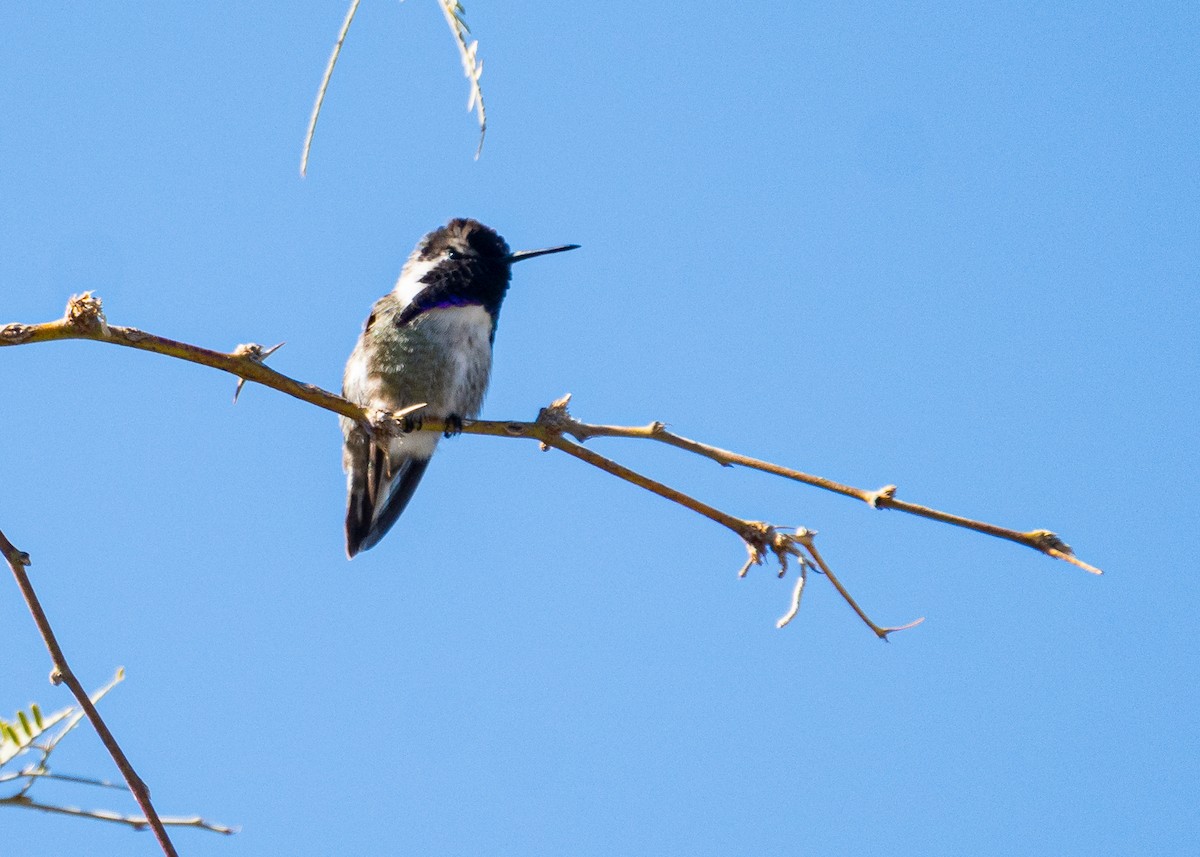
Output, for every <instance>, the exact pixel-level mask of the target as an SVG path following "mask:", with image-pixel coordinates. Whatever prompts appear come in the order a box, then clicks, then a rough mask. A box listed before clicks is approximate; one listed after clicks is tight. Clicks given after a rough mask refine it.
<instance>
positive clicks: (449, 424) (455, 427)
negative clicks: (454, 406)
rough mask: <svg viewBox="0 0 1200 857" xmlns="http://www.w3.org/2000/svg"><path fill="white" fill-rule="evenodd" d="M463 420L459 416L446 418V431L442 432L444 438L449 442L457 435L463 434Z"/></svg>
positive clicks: (452, 415)
mask: <svg viewBox="0 0 1200 857" xmlns="http://www.w3.org/2000/svg"><path fill="white" fill-rule="evenodd" d="M462 430H463V419H462V417H461V416H459V415H458V414H450V415H448V416H447V417H446V430H445V431H444V432H442V437H444V438H446V439H447V440H449V439H450V438H452V437H454V436H455V435H459V434H462Z"/></svg>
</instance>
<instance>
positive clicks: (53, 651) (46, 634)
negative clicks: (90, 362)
mask: <svg viewBox="0 0 1200 857" xmlns="http://www.w3.org/2000/svg"><path fill="white" fill-rule="evenodd" d="M95 309H96V310H97V312H98V311H99V302H98V301H97V302H96V307H95ZM67 315H68V318H69V317H70V312H69V311H68V314H67ZM103 327H104V324H103V315H101V316H100V323H99V324H98V325H97V328H98V329H99V328H103ZM0 553H3V554H4V558H5V559H6V560H7V561H8V565H9V567H10V568H11V569H12V573H13V577H15V578H16V580H17V586H18V587H19V588H20V590H21V595H22V596H24V598H25V604H26V605H27V606H28V607H29V612H30V613H31V614H32V615H33V621H34V623H35V624H36V625H37V627H38V631H40V632H41V635H42V641H43V642H44V643H45V644H46V649H47V651H49V652H50V660H51V662H52V663H53V664H54V669H53V670H51V672H50V681H51V682H53V683H54V684H59V683H60V682H64V683H66V685H67V687H68V688H70V690H71V693H72V694H73V695H74V697H75V701H76V702H78V703H79V706H80V708H82V709H83V710H84V712H85V713H86V714H87V718H88V720H89V721H90V722H91V724H92V728H93V729H95V730H96V734H97V735H99V736H100V740H101V742H103V744H104V747H105V749H106V750H108V753H109V755H110V756H112V758H113V761H114V762H116V764H117V767H118V768H119V769H120V770H121V774H122V776H124V777H125V782H126V783H127V784H128V785H129V791H130V792H131V793H132V794H133V799H134V800H135V801H137V804H138V807H139V808H140V809H141V810H142V814H143V815H144V816H145V818H144V819H143V821H142V823H143V824H148V825H149V826H150V828H151V829H152V830H153V831H154V838H155V839H157V840H158V844H159V847H160V848H162V851H163V853H164V854H166V855H167V857H175V856H176V854H177V852H176V851H175V846H174V845H173V844H172V843H171V838H170V837H169V836H167V831H166V829H165V828H164V827H163V824H162V821H161V820H160V819H159V817H158V813H156V812H155V811H154V804H152V803H151V802H150V790H149V789H148V788H146V784H145V783H144V782H143V781H142V778H141V777H139V776H138V774H137V771H135V770H134V769H133V766H132V765H131V764H130V763H129V759H128V758H126V756H125V751H124V750H122V749H121V745H120V744H118V743H117V739H116V738H114V737H113V734H112V732H110V731H109V729H108V725H107V724H105V722H104V720H103V718H101V717H100V712H99V711H97V710H96V706H95V705H94V704H93V703H92V700H91V698H90V697H89V696H88V694H87V691H86V690H84V689H83V685H82V684H81V683H80V682H79V679H77V678H76V677H75V674H74V673H73V672H71V668H70V666H68V665H67V659H66V657H65V656H64V655H63V652H62V648H61V647H60V646H59V645H58V640H57V639H56V638H55V636H54V631H53V630H52V629H51V628H50V620H49V619H47V618H46V612H45V611H44V610H43V609H42V605H41V603H40V602H39V601H38V597H37V593H36V592H35V591H34V589H33V583H32V582H30V580H29V574H28V573H27V572H26V571H25V568H26V567H27V566H28V565H30V559H29V554H27V553H25V552H24V551H19V550H17V549H16V548H15V547H14V546H13V544H12V542H10V541H9V540H8V539H7V538H6V537H5V535H4V533H3V532H0Z"/></svg>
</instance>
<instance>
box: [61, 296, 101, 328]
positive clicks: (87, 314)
mask: <svg viewBox="0 0 1200 857" xmlns="http://www.w3.org/2000/svg"><path fill="white" fill-rule="evenodd" d="M64 319H65V321H66V322H67V324H69V325H70V326H71V327H74V328H76V329H78V330H80V331H83V332H85V333H90V334H92V335H98V336H101V337H103V338H105V339H107V338H109V337H110V336H112V333H111V331H109V329H108V319H106V318H105V317H104V306H103V303H102V302H101V300H100V298H98V297H96V296H95V295H94V294H92V293H91V292H84V293H83V294H81V295H72V296H71V299H70V300H69V301H67V312H66V316H65V317H64Z"/></svg>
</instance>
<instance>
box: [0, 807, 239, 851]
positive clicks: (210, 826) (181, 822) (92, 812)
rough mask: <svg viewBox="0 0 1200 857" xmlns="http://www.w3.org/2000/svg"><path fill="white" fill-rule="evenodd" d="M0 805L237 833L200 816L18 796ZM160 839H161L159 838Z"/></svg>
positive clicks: (131, 823)
mask: <svg viewBox="0 0 1200 857" xmlns="http://www.w3.org/2000/svg"><path fill="white" fill-rule="evenodd" d="M0 806H15V807H21V808H23V809H36V810H38V811H39V812H49V813H57V814H59V815H73V816H75V817H77V818H92V819H95V820H96V821H111V822H114V823H116V824H127V825H129V826H130V827H132V828H133V829H134V830H145V829H146V828H147V827H153V826H154V822H155V821H157V822H159V824H161V825H162V826H163V827H199V828H201V829H202V830H211V831H212V832H213V833H224V834H225V835H227V836H228V835H231V834H234V833H237V828H235V827H226V826H224V825H223V824H214V823H213V822H211V821H205V820H204V819H203V818H201V817H200V816H198V815H197V816H191V817H188V818H182V817H176V816H169V815H168V816H164V817H163V818H155V819H152V820H151V821H147V820H146V819H145V818H138V817H137V816H132V815H121V814H120V813H119V812H110V811H109V810H106V809H80V808H79V807H75V806H57V805H55V804H49V803H39V802H38V801H35V800H34V799H33V798H29V797H25V796H20V797H11V798H0ZM160 841H161V840H160Z"/></svg>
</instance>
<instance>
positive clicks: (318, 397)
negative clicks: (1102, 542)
mask: <svg viewBox="0 0 1200 857" xmlns="http://www.w3.org/2000/svg"><path fill="white" fill-rule="evenodd" d="M59 339H90V340H95V341H98V342H109V343H112V344H115V345H124V346H127V347H130V348H140V349H143V350H146V351H153V352H155V353H158V354H165V355H167V356H169V357H176V358H179V359H181V360H189V361H191V362H193V363H200V364H202V365H205V366H211V367H213V368H216V369H221V370H223V371H226V372H230V373H232V374H234V375H236V376H238V377H239V378H240V379H243V380H249V381H254V382H256V383H259V384H263V385H265V386H268V387H272V388H274V389H276V390H279V391H280V392H283V393H287V394H288V395H290V396H294V397H295V398H298V399H301V400H303V401H306V402H309V403H310V404H313V405H316V406H317V407H320V408H324V409H325V410H328V411H332V412H333V413H336V414H340V415H342V416H345V417H349V418H350V419H353V420H355V421H356V422H359V423H362V424H364V425H367V426H376V425H383V424H384V423H386V422H387V420H388V419H390V420H392V421H395V420H398V419H399V418H400V417H402V416H403V414H392V415H385V417H384V418H381V416H380V415H378V414H374V415H372V414H368V413H366V412H365V411H364V410H363V409H362V408H360V407H359V406H358V405H356V404H354V403H353V402H350V401H348V400H346V399H344V398H342V397H341V396H337V395H334V394H333V393H330V392H328V391H326V390H322V389H321V388H319V387H316V386H314V385H312V384H303V383H301V382H299V381H296V380H294V379H292V378H289V377H287V376H286V375H283V374H282V373H279V372H276V371H275V370H273V369H270V368H268V367H267V366H266V365H265V364H264V363H263V362H262V361H263V358H264V357H265V356H266V354H267V353H269V352H268V351H265V350H264V349H262V347H261V346H257V345H249V346H248V345H241V346H238V348H237V349H235V350H234V351H233V352H232V353H223V352H219V351H211V350H209V349H205V348H200V347H198V346H195V345H189V344H187V343H182V342H176V341H175V340H171V339H165V338H163V337H160V336H155V335H154V334H150V333H146V332H144V331H141V330H137V329H135V328H128V327H118V326H115V325H109V324H108V323H107V321H106V320H105V318H104V314H103V312H102V310H101V306H100V302H99V300H98V299H97V298H95V297H93V296H92V295H91V293H85V294H83V295H80V296H77V297H74V298H72V299H71V301H70V303H69V304H68V306H67V313H66V315H65V316H64V317H63V318H62V319H59V320H58V321H52V322H47V323H44V324H34V325H24V324H9V325H7V326H5V327H0V345H21V344H26V343H33V342H50V341H54V340H59ZM271 350H274V349H271ZM569 400H570V396H569V395H568V396H566V397H563V398H562V399H560V400H558V401H556V402H554V403H553V404H551V405H550V406H549V407H547V408H543V409H542V411H541V412H540V413H539V415H538V418H537V420H535V421H534V422H519V421H494V420H466V421H464V422H463V425H462V427H461V430H462V431H463V432H465V433H467V434H477V435H489V436H493V437H519V438H526V439H529V440H536V441H538V442H539V443H540V444H541V445H542V448H543V449H548V448H554V449H558V450H561V451H562V452H565V453H567V454H568V455H571V456H573V457H575V458H578V459H580V460H582V461H586V462H587V463H589V464H591V465H592V466H594V467H598V468H599V469H601V470H604V471H605V472H606V473H611V474H612V475H614V476H617V477H618V478H620V479H624V480H625V481H627V482H631V483H633V484H634V485H637V486H639V487H641V488H644V489H646V490H647V491H651V492H652V493H655V494H657V495H659V496H660V497H663V498H665V499H668V500H671V501H672V502H674V503H678V504H680V505H682V506H684V507H686V508H688V509H691V510H692V511H694V512H696V513H697V514H700V515H703V516H704V517H706V518H708V519H710V520H712V521H715V522H716V523H718V524H721V525H722V526H724V527H726V528H728V529H729V530H731V531H733V532H734V533H736V534H737V535H738V537H739V538H741V539H742V541H743V542H745V544H746V547H747V550H748V552H749V560H748V561H747V562H746V564H745V565H744V566H743V567H742V569H741V571H740V574H741V575H742V576H744V575H745V574H746V572H747V571H749V569H750V566H752V565H757V564H761V563H762V562H763V560H764V559H765V558H767V557H768V556H770V555H773V556H774V557H775V559H776V560H777V561H778V562H779V565H780V576H781V577H782V576H783V573H784V572H785V571H786V569H787V561H788V557H789V556H792V557H797V558H803V557H804V556H806V555H807V556H809V557H811V560H812V561H813V562H814V563H815V568H818V569H820V571H821V572H822V573H824V574H825V575H826V576H828V577H829V579H830V582H831V583H832V584H833V585H834V588H836V589H837V590H838V592H839V593H840V594H841V595H842V597H843V598H844V599H846V601H847V603H849V604H850V606H851V607H852V608H853V609H854V611H855V612H856V613H857V614H858V616H859V617H860V618H861V619H862V620H863V621H864V622H865V623H866V624H867V625H868V627H870V628H871V630H872V631H873V632H874V633H875V634H876V635H877V636H879V637H880V638H883V639H886V637H887V635H888V634H890V633H892V632H894V631H897V630H901V628H885V627H882V626H880V625H877V624H875V623H874V622H873V621H871V620H870V618H869V617H868V616H867V615H866V614H865V613H864V612H863V611H862V609H861V608H860V607H859V606H858V604H857V603H856V602H855V601H854V599H853V598H852V597H851V596H850V594H849V592H847V591H846V589H845V587H843V586H842V584H841V582H840V581H839V580H838V578H837V576H836V575H834V574H833V573H832V572H831V571H830V570H829V568H828V567H827V566H826V565H825V563H824V560H823V559H822V558H821V556H820V554H819V553H817V552H816V549H815V547H813V545H812V535H814V533H813V531H811V530H803V529H802V530H800V531H798V534H797V535H796V536H790V535H787V534H786V533H783V532H781V531H779V530H778V529H777V528H776V527H774V526H772V525H771V524H767V523H764V522H761V521H752V520H745V519H742V518H738V517H735V516H733V515H730V514H728V513H727V512H723V511H721V510H720V509H717V508H715V507H713V506H710V505H708V504H706V503H703V502H701V501H699V500H697V499H696V498H694V497H691V496H689V495H687V494H684V493H683V492H681V491H678V490H676V489H674V488H671V487H669V486H667V485H664V484H662V483H660V482H657V481H655V480H653V479H650V478H649V477H647V476H644V475H643V474H640V473H638V472H636V471H634V470H631V469H630V468H628V467H625V466H624V465H622V464H619V463H618V462H616V461H613V460H612V459H609V458H606V457H604V456H602V455H599V454H597V453H594V452H592V451H591V450H589V449H587V448H585V447H584V446H583V445H582V443H583V442H585V441H587V440H588V439H590V438H593V437H623V438H633V439H643V440H653V441H657V442H660V443H665V444H668V445H670V446H674V447H677V448H679V449H683V450H685V451H687V452H691V453H694V454H696V455H700V456H703V457H705V458H709V459H711V460H713V461H716V462H718V463H720V464H722V465H726V466H729V465H735V464H736V465H740V466H743V467H749V468H753V469H755V470H761V471H763V472H766V473H771V474H774V475H776V476H782V477H784V478H787V479H791V480H794V481H797V482H802V483H804V484H806V485H812V486H814V487H818V488H822V489H825V490H827V491H833V492H835V493H838V494H842V495H845V496H848V497H853V498H855V499H858V500H861V501H863V502H865V503H867V504H868V505H870V506H872V507H873V508H882V509H896V510H898V511H902V512H907V513H909V514H913V515H918V516H920V517H925V518H929V519H931V520H935V521H940V522H942V523H947V524H951V525H954V526H959V527H965V528H967V529H971V530H974V531H976V532H980V533H984V534H986V535H990V536H995V537H997V538H1003V539H1007V540H1009V541H1013V542H1016V543H1018V544H1022V545H1025V546H1027V547H1031V548H1033V549H1035V550H1037V551H1040V552H1041V553H1044V554H1046V555H1047V556H1050V557H1053V558H1055V559H1060V560H1063V561H1065V562H1069V563H1071V564H1073V565H1076V566H1078V567H1080V568H1082V569H1084V570H1085V571H1089V572H1092V573H1094V574H1099V573H1100V570H1099V569H1097V568H1095V567H1094V566H1091V565H1088V564H1087V563H1085V562H1083V561H1082V560H1079V559H1078V558H1076V557H1075V555H1074V553H1073V552H1072V551H1071V548H1070V547H1069V546H1067V545H1066V544H1065V543H1064V542H1063V541H1062V540H1061V539H1060V538H1059V537H1058V536H1057V535H1055V534H1054V533H1052V532H1050V531H1049V530H1040V529H1039V530H1031V531H1028V532H1021V531H1019V530H1011V529H1008V528H1005V527H1000V526H997V525H995V524H989V523H986V522H983V521H977V520H973V519H971V518H966V517H963V516H960V515H954V514H951V513H949V512H942V511H939V510H936V509H932V508H929V507H927V506H920V505H917V504H915V503H908V502H905V501H902V500H897V499H896V498H895V491H896V487H895V486H894V485H888V486H886V487H884V488H881V489H878V490H875V491H871V490H867V489H862V488H856V487H853V486H850V485H845V484H842V483H839V482H834V481H833V480H831V479H826V478H824V477H821V476H813V475H811V474H807V473H803V472H801V471H798V470H794V469H792V468H788V467H783V466H781V465H778V464H773V463H771V462H768V461H762V460H760V459H756V458H751V457H749V456H745V455H741V454H739V453H735V452H730V451H728V450H724V449H720V448H718V447H714V446H709V445H708V444H703V443H700V442H698V441H694V440H690V439H688V438H685V437H682V436H680V435H676V434H673V433H672V432H669V431H667V430H666V427H665V426H664V424H663V423H660V422H654V423H650V424H648V425H646V426H611V425H591V424H588V423H582V422H580V421H578V420H576V419H575V418H574V417H573V416H571V414H570V412H569V411H568V410H567V404H568V402H569ZM448 428H451V427H450V426H448V425H446V424H445V423H444V421H442V420H436V419H425V420H423V421H422V424H421V425H420V427H419V428H418V430H421V431H436V432H442V431H445V430H447V429H448ZM568 436H569V437H572V438H574V439H575V440H577V441H579V443H575V442H573V441H572V440H570V439H568ZM801 548H803V552H802V550H801ZM803 571H804V569H803V568H802V569H801V572H802V573H803ZM801 588H802V584H801V585H800V586H798V587H797V589H796V591H795V592H794V593H793V603H794V605H798V603H799V595H800V591H801ZM791 615H794V614H790V615H789V616H788V617H786V618H788V620H789V621H790V619H791ZM919 621H920V620H918V622H919ZM784 624H786V622H785V623H784ZM912 624H917V623H912ZM902 627H904V628H907V627H912V625H911V624H910V625H905V626H902Z"/></svg>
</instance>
